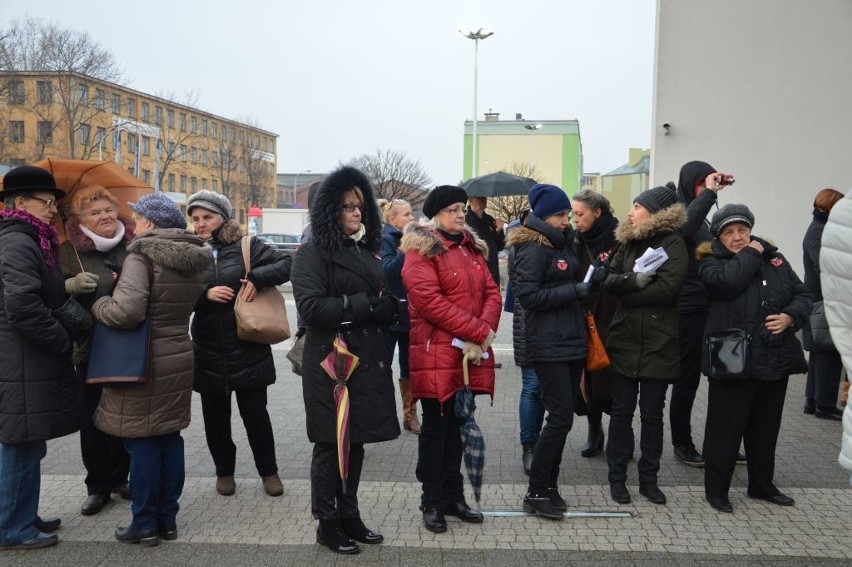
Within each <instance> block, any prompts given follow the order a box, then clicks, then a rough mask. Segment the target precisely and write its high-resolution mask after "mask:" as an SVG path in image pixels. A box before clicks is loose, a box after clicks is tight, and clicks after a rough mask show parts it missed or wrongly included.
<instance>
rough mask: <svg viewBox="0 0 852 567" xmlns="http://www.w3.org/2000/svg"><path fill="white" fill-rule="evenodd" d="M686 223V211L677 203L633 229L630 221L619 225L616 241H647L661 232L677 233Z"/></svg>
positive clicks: (626, 220)
mask: <svg viewBox="0 0 852 567" xmlns="http://www.w3.org/2000/svg"><path fill="white" fill-rule="evenodd" d="M685 222H686V209H685V208H684V207H683V205H682V204H680V203H677V204H676V205H672V206H671V207H666V208H665V209H662V210H660V211H657V212H656V213H654V214H653V215H652V216H651V218H649V219H648V220H646V221H645V222H643V223H642V224H640V225H639V226H638V227H635V228H634V227H633V225H632V224H631V223H630V219H625V221H624V222H622V223H621V224H619V225H618V228H617V229H616V231H615V239H616V240H617V241H619V242H621V243H625V242H630V241H633V240H646V239H648V238H650V237H652V236H654V235H655V234H658V233H661V232H677V231H679V230H680V228H681V227H682V226H683V225H684V223H685Z"/></svg>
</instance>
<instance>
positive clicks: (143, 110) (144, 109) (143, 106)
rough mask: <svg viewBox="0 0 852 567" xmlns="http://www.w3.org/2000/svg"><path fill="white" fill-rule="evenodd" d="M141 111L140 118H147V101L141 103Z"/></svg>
mask: <svg viewBox="0 0 852 567" xmlns="http://www.w3.org/2000/svg"><path fill="white" fill-rule="evenodd" d="M141 112H142V115H141V116H140V118H141V119H142V120H148V103H147V102H143V103H142V110H141Z"/></svg>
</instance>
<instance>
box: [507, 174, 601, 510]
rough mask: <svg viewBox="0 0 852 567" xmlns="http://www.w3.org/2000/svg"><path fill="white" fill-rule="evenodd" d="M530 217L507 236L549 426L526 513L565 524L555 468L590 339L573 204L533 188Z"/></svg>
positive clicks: (553, 189)
mask: <svg viewBox="0 0 852 567" xmlns="http://www.w3.org/2000/svg"><path fill="white" fill-rule="evenodd" d="M529 201H530V206H531V207H532V211H531V212H530V213H529V214H528V215H527V217H526V219H525V220H524V225H523V226H521V227H518V228H516V229H514V230H513V231H512V232H511V233H510V234H509V242H508V244H509V246H510V247H512V248H513V250H514V262H513V265H512V272H513V277H512V289H513V290H514V292H515V297H516V298H517V300H518V302H519V303H520V304H521V306H522V307H523V308H524V323H525V334H526V355H527V361H528V362H529V363H530V364H532V365H533V366H534V367H535V373H536V376H538V381H539V385H540V389H541V403H542V405H543V406H544V409H545V410H546V411H547V421H546V422H545V425H544V428H543V429H542V431H541V435H540V436H539V438H538V441H536V444H535V449H534V451H533V458H532V465H531V466H530V481H529V490H528V491H527V494H526V496H525V497H524V510H525V511H527V512H531V513H534V514H538V515H540V516H544V517H545V518H550V519H553V520H563V519H565V515H564V514H563V512H565V511H566V510H567V509H568V505H567V504H566V503H565V500H563V499H562V497H561V496H560V494H559V488H558V484H557V483H558V480H559V465H560V463H561V462H562V452H563V450H564V449H565V441H566V440H567V438H568V433H569V432H570V431H571V427H572V426H573V424H574V408H575V400H576V398H577V396H578V394H579V386H580V376H581V375H582V372H583V366H584V365H585V362H586V354H587V338H586V324H585V320H584V318H583V311H582V301H583V300H584V299H585V298H586V297H588V295H589V292H590V291H591V284H589V283H583V282H582V281H581V280H582V278H583V274H582V273H581V272H580V260H579V259H577V256H576V255H575V254H574V251H573V249H572V248H573V243H574V231H573V230H572V229H571V223H570V221H569V219H568V215H569V213H570V212H571V201H569V200H568V195H566V194H565V192H564V191H563V190H562V189H561V188H559V187H557V186H555V185H543V184H538V185H533V186H532V187H531V188H530V190H529Z"/></svg>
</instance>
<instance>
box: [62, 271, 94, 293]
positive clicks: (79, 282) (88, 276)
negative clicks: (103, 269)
mask: <svg viewBox="0 0 852 567" xmlns="http://www.w3.org/2000/svg"><path fill="white" fill-rule="evenodd" d="M97 288H98V274H93V273H92V272H80V273H79V274H77V275H76V276H74V277H73V278H68V279H67V280H65V293H67V294H68V295H83V294H84V293H92V292H93V291H95V290H96V289H97Z"/></svg>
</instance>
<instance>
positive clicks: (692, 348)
mask: <svg viewBox="0 0 852 567" xmlns="http://www.w3.org/2000/svg"><path fill="white" fill-rule="evenodd" d="M706 324H707V312H706V311H693V312H689V313H681V314H680V324H679V326H678V347H679V349H680V376H679V377H678V379H677V380H676V381H675V383H674V385H673V386H672V399H671V406H670V407H669V422H670V424H671V429H672V445H673V446H675V447H690V448H693V449H694V448H695V443H694V442H693V440H692V405H693V403H694V402H695V392H697V391H698V384H699V381H700V380H701V348H702V345H703V344H704V326H705V325H706Z"/></svg>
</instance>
